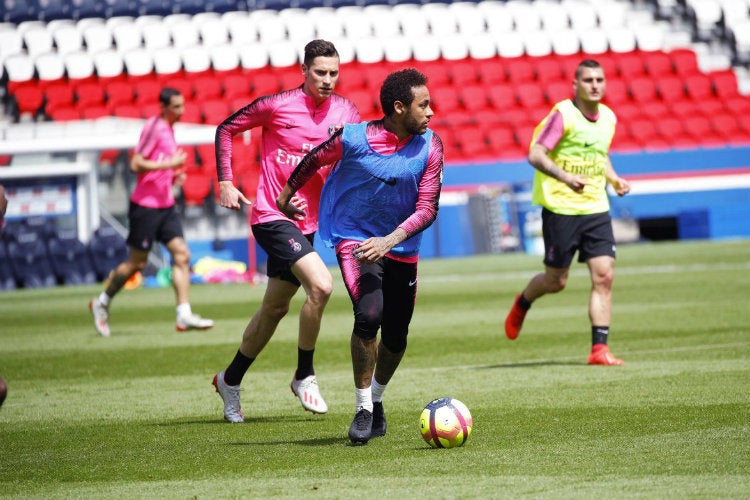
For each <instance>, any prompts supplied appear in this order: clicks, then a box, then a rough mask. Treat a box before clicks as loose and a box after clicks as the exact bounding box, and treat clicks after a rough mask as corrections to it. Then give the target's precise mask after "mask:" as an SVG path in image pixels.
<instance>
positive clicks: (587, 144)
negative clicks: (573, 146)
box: [583, 142, 594, 148]
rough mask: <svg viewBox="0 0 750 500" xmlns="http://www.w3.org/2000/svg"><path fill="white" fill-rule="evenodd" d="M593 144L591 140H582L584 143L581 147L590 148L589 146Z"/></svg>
mask: <svg viewBox="0 0 750 500" xmlns="http://www.w3.org/2000/svg"><path fill="white" fill-rule="evenodd" d="M593 145H594V143H593V142H584V143H583V147H584V148H590V147H591V146H593Z"/></svg>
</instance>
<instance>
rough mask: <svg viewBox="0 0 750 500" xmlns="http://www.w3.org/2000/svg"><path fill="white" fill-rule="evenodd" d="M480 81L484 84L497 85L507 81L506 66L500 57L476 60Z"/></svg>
mask: <svg viewBox="0 0 750 500" xmlns="http://www.w3.org/2000/svg"><path fill="white" fill-rule="evenodd" d="M476 64H477V72H478V74H479V81H480V82H481V83H482V84H483V85H495V84H498V83H503V82H505V78H506V73H505V66H504V65H503V62H502V60H501V59H500V58H498V57H494V58H491V59H482V60H479V61H477V62H476Z"/></svg>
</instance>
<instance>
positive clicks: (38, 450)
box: [0, 240, 750, 499]
mask: <svg viewBox="0 0 750 500" xmlns="http://www.w3.org/2000/svg"><path fill="white" fill-rule="evenodd" d="M618 251H619V255H618V261H617V270H616V278H615V285H614V314H613V321H612V329H611V335H610V342H609V344H610V347H611V349H612V351H613V353H614V354H615V355H617V356H618V357H621V358H623V359H624V360H625V362H626V365H625V366H624V367H598V366H588V365H586V356H587V354H588V350H589V346H590V335H591V334H590V328H589V324H588V317H587V301H588V292H589V288H590V283H589V279H588V273H587V270H586V268H585V266H584V265H581V264H575V265H574V267H573V268H572V270H571V277H570V280H569V282H568V288H567V289H566V290H565V291H564V292H562V293H560V294H557V295H554V296H547V297H544V298H542V299H541V300H540V301H538V302H537V303H536V304H534V307H533V309H532V310H531V312H530V314H529V316H528V317H527V321H526V324H525V325H524V330H523V332H522V333H521V335H520V337H519V338H518V339H517V340H516V341H509V340H507V339H506V338H505V335H504V333H503V330H502V322H503V320H504V318H505V314H506V312H507V310H508V308H509V307H510V305H511V302H512V300H513V298H514V297H515V295H516V294H517V293H518V292H519V291H520V290H521V289H522V288H523V287H524V286H525V284H526V282H527V281H528V279H529V278H530V277H531V276H532V274H533V273H536V272H538V271H540V270H541V268H542V266H541V258H540V257H536V256H528V255H495V256H478V257H472V258H461V259H449V260H426V261H423V262H422V263H421V264H420V281H419V287H420V288H419V296H418V298H417V308H416V312H415V315H414V320H413V322H412V328H411V331H410V334H409V348H408V351H407V354H406V356H405V357H404V360H403V363H402V364H401V367H400V369H399V371H398V372H397V373H396V376H395V377H394V379H393V381H392V383H391V384H390V386H389V387H388V390H387V391H386V393H385V399H384V406H385V409H386V415H387V417H388V425H389V426H388V433H387V435H386V436H385V437H382V438H378V439H374V440H372V441H370V443H369V444H367V445H366V446H360V447H353V446H350V445H349V444H348V441H347V438H346V433H347V429H348V426H349V423H350V422H351V419H352V417H353V413H354V390H353V379H352V372H351V360H350V354H349V334H350V331H351V323H352V317H351V315H352V313H351V304H350V302H349V298H348V296H347V295H346V291H345V289H344V287H343V285H342V283H341V278H340V274H339V271H338V269H336V268H332V274H333V275H334V278H335V291H334V296H333V297H332V299H331V301H330V303H329V306H328V308H327V311H326V315H325V317H324V320H323V328H322V332H321V335H320V339H319V341H318V346H317V351H316V366H315V368H316V372H317V375H318V379H319V382H320V386H321V391H322V393H323V395H324V396H325V398H326V400H327V402H328V405H329V407H330V409H329V413H328V414H326V415H312V414H310V413H306V412H304V411H303V410H302V408H301V406H300V404H299V402H298V401H297V400H296V398H294V396H293V395H292V393H291V392H290V390H289V381H290V379H291V377H292V373H293V371H294V368H295V366H296V335H297V334H296V329H297V320H298V311H299V306H300V304H301V301H302V297H301V294H299V295H298V297H296V298H295V302H294V303H293V304H292V310H291V312H290V314H289V316H288V317H287V318H285V319H284V320H283V321H282V323H281V325H280V326H279V329H278V331H277V332H276V335H275V337H274V338H273V339H272V340H271V342H270V343H269V345H268V347H267V348H266V350H265V351H264V352H263V353H262V354H261V356H260V357H259V358H258V360H257V361H256V362H255V364H254V365H253V366H252V368H251V369H250V371H249V372H248V374H247V375H246V377H245V379H244V381H243V384H242V387H243V391H242V402H243V409H244V411H245V416H246V423H245V424H239V425H230V424H227V423H224V422H223V419H222V405H221V401H220V398H219V396H218V395H217V394H216V393H215V392H214V391H213V387H212V386H211V379H212V377H213V375H214V374H215V373H216V372H217V371H219V370H221V369H223V368H224V367H225V366H226V365H227V363H228V362H229V361H230V360H231V358H232V356H233V355H234V353H235V352H236V349H237V346H238V343H239V339H240V336H241V333H242V330H243V329H244V326H245V324H246V322H247V320H248V319H249V317H250V315H251V314H252V313H253V312H254V311H255V310H256V308H257V306H258V304H259V301H260V300H261V298H262V295H263V292H264V290H265V286H263V285H260V286H250V285H199V286H194V287H193V288H192V290H191V292H192V303H193V308H194V310H195V311H196V312H198V313H200V314H202V315H203V316H206V317H211V318H214V319H215V320H216V327H214V329H213V330H210V331H208V332H188V333H177V332H176V331H175V330H174V307H173V302H174V299H173V294H172V291H171V289H167V288H161V289H138V290H135V291H126V292H123V293H122V294H121V295H120V296H118V297H117V299H116V300H115V302H114V304H113V306H112V307H111V319H110V325H111V327H112V332H113V334H112V337H111V338H108V339H105V338H100V337H99V336H97V335H96V333H95V331H94V329H93V326H92V324H91V319H90V315H89V311H88V307H87V304H88V301H89V299H90V298H92V297H93V296H94V295H95V294H97V293H98V292H99V291H100V289H101V288H100V286H89V287H68V288H63V287H60V288H56V289H50V290H21V291H16V292H11V293H1V294H0V374H1V375H2V376H3V377H4V378H5V379H6V381H7V383H8V386H9V394H8V399H7V400H6V401H5V404H4V405H3V407H2V408H1V409H0V497H1V498H59V497H63V498H157V497H158V498H269V497H276V498H354V497H358V498H365V497H371V498H524V497H525V498H594V497H604V498H675V499H677V498H680V499H681V498H748V497H750V242H748V241H747V240H738V241H719V242H705V241H700V242H690V243H675V242H670V243H658V244H639V245H622V246H620V248H619V249H618ZM440 396H451V397H454V398H458V399H460V400H461V401H463V402H464V403H465V404H466V405H467V406H468V407H469V409H470V410H471V412H472V414H473V417H474V431H473V433H472V435H471V437H470V439H469V440H468V442H467V443H466V445H465V446H463V447H461V448H455V449H447V450H445V449H443V450H440V449H431V448H429V447H428V446H427V444H426V443H425V442H424V441H423V440H422V438H421V436H420V434H419V415H420V413H421V410H422V408H423V406H424V405H425V404H426V403H427V402H429V401H430V400H431V399H433V398H436V397H440Z"/></svg>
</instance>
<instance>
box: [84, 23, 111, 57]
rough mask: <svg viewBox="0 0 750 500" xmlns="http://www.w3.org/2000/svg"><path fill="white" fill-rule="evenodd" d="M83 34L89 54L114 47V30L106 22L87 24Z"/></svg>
mask: <svg viewBox="0 0 750 500" xmlns="http://www.w3.org/2000/svg"><path fill="white" fill-rule="evenodd" d="M82 35H83V41H84V42H85V44H86V50H87V51H88V53H89V54H92V55H93V54H96V53H97V52H99V51H102V50H106V49H109V48H110V47H112V41H113V40H112V32H111V31H109V28H107V27H106V26H105V25H104V24H92V25H90V26H87V27H86V28H85V29H84V31H83V33H82Z"/></svg>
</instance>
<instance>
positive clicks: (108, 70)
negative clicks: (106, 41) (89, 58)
mask: <svg viewBox="0 0 750 500" xmlns="http://www.w3.org/2000/svg"><path fill="white" fill-rule="evenodd" d="M130 50H133V49H130ZM122 54H123V53H122V52H121V51H118V50H116V49H107V50H102V51H101V52H97V53H96V54H94V68H95V69H96V74H97V75H99V77H101V78H112V77H116V76H118V75H121V74H122V73H123V71H125V62H124V61H123V55H122Z"/></svg>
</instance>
